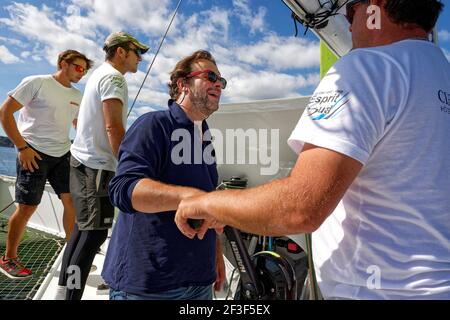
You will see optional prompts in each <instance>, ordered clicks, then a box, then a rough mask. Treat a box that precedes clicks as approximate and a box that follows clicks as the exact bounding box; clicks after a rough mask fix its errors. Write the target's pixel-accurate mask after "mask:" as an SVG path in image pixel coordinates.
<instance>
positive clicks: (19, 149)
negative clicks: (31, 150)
mask: <svg viewBox="0 0 450 320" xmlns="http://www.w3.org/2000/svg"><path fill="white" fill-rule="evenodd" d="M25 149H28V146H25V147H21V148H17V151H19V152H20V151H23V150H25Z"/></svg>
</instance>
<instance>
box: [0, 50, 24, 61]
mask: <svg viewBox="0 0 450 320" xmlns="http://www.w3.org/2000/svg"><path fill="white" fill-rule="evenodd" d="M0 62H2V63H4V64H13V63H18V62H20V59H19V58H18V57H16V56H15V55H13V54H12V53H11V52H10V51H9V50H8V48H7V47H5V46H0Z"/></svg>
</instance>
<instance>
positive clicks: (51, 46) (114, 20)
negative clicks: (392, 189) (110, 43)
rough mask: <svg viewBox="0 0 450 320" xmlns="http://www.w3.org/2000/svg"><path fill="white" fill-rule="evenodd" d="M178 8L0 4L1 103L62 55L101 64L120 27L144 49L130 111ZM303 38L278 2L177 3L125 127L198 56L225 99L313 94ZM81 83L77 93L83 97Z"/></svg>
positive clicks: (311, 48)
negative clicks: (221, 83) (214, 73)
mask: <svg viewBox="0 0 450 320" xmlns="http://www.w3.org/2000/svg"><path fill="white" fill-rule="evenodd" d="M311 1H313V0H311ZM314 1H315V0H314ZM177 3H178V0H127V1H123V0H63V1H53V0H45V1H36V0H29V1H10V0H0V4H1V5H0V74H1V77H0V100H1V101H3V100H4V98H5V97H6V93H7V92H8V91H9V90H11V89H13V88H14V87H15V86H16V85H17V84H18V83H19V82H20V80H21V79H22V78H23V77H25V76H28V75H33V74H50V73H53V72H54V71H55V66H54V64H55V60H56V57H57V55H58V53H59V52H60V51H62V50H65V49H69V48H70V49H76V50H79V51H81V52H83V53H85V54H86V55H87V56H88V57H89V58H91V59H93V60H94V61H95V66H98V65H100V64H101V62H102V61H103V57H104V55H103V51H102V50H101V47H102V44H103V41H104V39H105V38H106V36H107V35H108V34H109V33H110V32H112V31H119V30H124V31H127V32H130V33H132V34H133V35H135V36H136V37H137V38H138V39H139V40H141V41H142V42H144V43H147V44H149V45H150V47H151V49H150V51H149V53H148V54H146V55H144V61H143V62H142V63H141V64H140V67H139V71H138V73H136V74H132V75H127V79H128V82H129V91H130V104H131V102H132V101H133V99H134V97H135V96H136V93H137V91H138V88H139V86H140V84H141V82H142V80H143V79H144V76H145V73H146V71H147V69H148V67H149V65H150V62H151V60H152V58H153V55H154V53H155V52H156V49H157V46H158V44H159V41H160V39H161V37H162V35H163V34H164V32H165V29H166V27H167V24H168V22H169V20H170V17H171V15H172V13H173V10H174V9H175V7H176V5H177ZM444 3H446V5H447V8H445V10H444V13H443V14H442V15H441V18H440V20H439V22H438V31H439V37H440V43H439V44H440V46H441V47H442V48H443V49H444V50H445V52H446V55H447V57H448V58H449V60H450V3H449V1H448V0H445V1H444ZM303 31H304V29H303V27H300V30H299V36H298V37H297V38H295V37H293V34H294V26H293V22H292V19H291V18H290V11H289V9H288V8H287V7H286V6H285V5H284V4H283V3H282V1H281V0H209V1H208V0H184V1H183V4H182V6H181V8H180V11H179V13H178V15H177V17H176V20H175V23H174V25H173V26H172V28H171V31H170V32H169V35H168V37H167V39H166V42H165V43H164V45H163V47H162V49H161V52H160V54H159V55H158V57H157V59H156V61H155V64H154V66H153V69H152V72H151V73H150V76H149V78H148V79H147V81H146V83H145V86H144V88H143V90H142V92H141V94H140V95H139V99H138V101H137V103H136V106H135V109H134V110H133V113H132V115H131V117H130V122H131V121H133V120H134V119H136V117H137V116H139V115H140V114H142V113H145V112H147V111H149V110H152V109H160V108H161V107H162V106H165V105H166V102H167V99H168V94H167V89H166V83H167V81H168V79H169V76H168V72H169V71H170V70H171V69H172V68H173V66H174V65H175V63H176V61H178V60H179V59H180V58H181V57H183V56H185V55H188V54H190V53H191V52H193V51H195V50H197V49H207V50H209V51H211V52H212V53H213V55H214V56H215V58H216V60H217V62H218V66H219V69H220V71H221V73H222V75H223V76H224V77H225V78H227V80H228V83H229V86H228V87H227V89H226V90H225V91H224V92H223V96H222V102H239V101H249V100H261V99H270V98H287V97H295V96H303V95H309V94H311V93H312V91H313V89H314V87H315V86H316V85H317V84H318V81H319V41H318V39H317V37H316V36H315V35H314V34H313V33H311V32H309V33H308V34H307V35H306V36H303ZM88 77H89V73H88V75H87V76H86V77H85V78H84V79H83V80H82V81H81V82H80V83H79V84H77V85H76V86H77V87H78V88H79V89H81V90H83V89H84V83H85V81H86V79H87V78H88ZM0 135H4V132H3V130H1V129H0Z"/></svg>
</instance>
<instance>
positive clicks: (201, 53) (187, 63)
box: [167, 50, 217, 100]
mask: <svg viewBox="0 0 450 320" xmlns="http://www.w3.org/2000/svg"><path fill="white" fill-rule="evenodd" d="M198 60H208V61H211V62H212V63H214V64H215V65H216V66H217V64H216V60H214V58H213V56H212V55H211V53H209V52H208V51H206V50H198V51H195V52H194V53H193V54H191V55H190V56H187V57H185V58H183V59H182V60H180V61H178V63H177V64H176V65H175V68H174V69H173V70H172V71H171V72H170V82H169V83H168V84H167V85H168V87H169V94H170V97H171V98H172V99H175V100H176V99H178V97H179V96H180V92H179V91H178V86H177V81H178V79H183V78H185V77H186V76H187V75H188V74H189V73H190V72H191V71H192V65H193V64H194V63H195V62H196V61H198Z"/></svg>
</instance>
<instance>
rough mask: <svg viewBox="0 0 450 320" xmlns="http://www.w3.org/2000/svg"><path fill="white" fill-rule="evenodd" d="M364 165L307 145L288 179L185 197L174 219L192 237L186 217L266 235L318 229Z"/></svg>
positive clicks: (204, 227) (193, 233)
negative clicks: (243, 188) (240, 188)
mask: <svg viewBox="0 0 450 320" xmlns="http://www.w3.org/2000/svg"><path fill="white" fill-rule="evenodd" d="M361 168H362V164H361V163H360V162H358V161H356V160H354V159H352V158H350V157H348V156H345V155H343V154H340V153H338V152H335V151H332V150H329V149H325V148H320V147H316V146H313V145H308V144H307V145H305V147H304V149H303V151H302V152H301V153H300V154H299V156H298V159H297V163H296V165H295V167H294V169H293V170H292V172H291V175H290V176H289V177H286V178H284V179H278V180H275V181H273V182H271V183H268V184H265V185H261V186H259V187H256V188H252V189H247V190H226V191H217V192H212V193H209V194H207V195H203V196H199V197H195V198H191V199H187V200H186V201H182V202H181V204H180V206H179V209H178V212H177V216H176V218H175V220H176V222H177V225H178V227H179V228H180V230H181V231H182V232H183V233H184V234H185V235H187V236H189V237H193V236H194V235H195V232H194V230H192V229H191V228H189V226H188V224H187V223H186V219H187V218H195V219H207V220H206V223H204V225H203V226H202V228H201V229H200V230H199V231H198V234H199V236H200V237H202V234H204V232H206V230H207V228H208V227H209V226H210V225H208V223H209V222H212V221H218V222H219V223H223V224H225V225H231V226H233V227H236V228H239V229H241V230H243V231H247V232H251V233H255V234H261V235H273V236H278V235H286V234H296V233H305V232H313V231H315V230H316V229H317V228H318V227H319V226H320V225H321V224H322V223H323V221H324V220H325V219H326V218H327V217H328V216H329V215H330V214H331V212H332V211H333V210H334V208H335V207H336V206H337V204H338V203H339V201H340V199H341V198H342V197H343V195H344V193H345V192H346V190H347V189H348V187H349V186H350V185H351V183H352V182H353V180H354V179H355V178H356V176H357V174H358V173H359V171H360V170H361Z"/></svg>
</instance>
